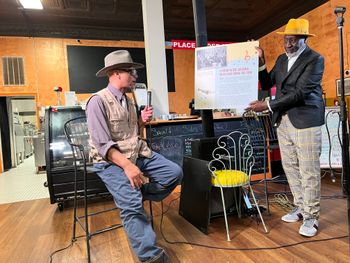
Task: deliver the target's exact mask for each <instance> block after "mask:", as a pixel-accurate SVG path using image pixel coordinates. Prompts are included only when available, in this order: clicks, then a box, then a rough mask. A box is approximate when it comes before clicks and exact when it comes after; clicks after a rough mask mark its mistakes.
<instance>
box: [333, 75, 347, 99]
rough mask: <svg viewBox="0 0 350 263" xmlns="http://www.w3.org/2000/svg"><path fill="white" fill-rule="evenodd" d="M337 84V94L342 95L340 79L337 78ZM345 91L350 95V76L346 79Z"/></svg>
mask: <svg viewBox="0 0 350 263" xmlns="http://www.w3.org/2000/svg"><path fill="white" fill-rule="evenodd" d="M336 85H337V96H338V97H340V96H341V94H340V93H341V90H340V80H339V79H337V82H336ZM344 92H345V96H349V95H350V78H345V79H344Z"/></svg>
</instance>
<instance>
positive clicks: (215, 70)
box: [195, 41, 259, 114]
mask: <svg viewBox="0 0 350 263" xmlns="http://www.w3.org/2000/svg"><path fill="white" fill-rule="evenodd" d="M256 46H259V42H258V41H252V42H244V43H235V44H228V45H221V46H211V47H200V48H196V51H195V108H196V109H235V110H236V112H237V113H238V114H242V113H243V112H244V109H245V108H246V107H247V106H248V104H249V102H251V101H254V100H257V98H258V67H259V56H258V52H257V50H256V49H255V47H256Z"/></svg>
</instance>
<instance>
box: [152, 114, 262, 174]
mask: <svg viewBox="0 0 350 263" xmlns="http://www.w3.org/2000/svg"><path fill="white" fill-rule="evenodd" d="M235 130H239V131H241V132H244V133H247V128H246V124H245V123H244V121H243V120H242V119H241V118H234V119H229V120H227V119H226V120H215V122H214V131H215V136H216V137H219V136H221V135H224V134H228V133H230V132H232V131H235ZM146 136H147V140H148V142H149V144H150V146H151V148H152V150H154V151H155V152H158V153H160V154H162V155H163V156H164V157H166V158H167V159H169V160H172V161H174V162H176V163H177V164H179V165H180V166H182V160H183V157H184V156H191V154H192V151H191V141H192V140H193V139H199V138H203V133H202V123H201V122H198V121H197V122H196V121H193V122H169V123H162V124H158V125H155V126H148V127H147V129H146ZM251 139H252V145H253V146H254V157H255V165H254V167H253V172H252V173H253V174H257V173H263V171H264V166H263V164H264V147H263V146H264V140H260V138H258V137H257V136H253V137H251ZM265 164H266V166H267V157H266V159H265Z"/></svg>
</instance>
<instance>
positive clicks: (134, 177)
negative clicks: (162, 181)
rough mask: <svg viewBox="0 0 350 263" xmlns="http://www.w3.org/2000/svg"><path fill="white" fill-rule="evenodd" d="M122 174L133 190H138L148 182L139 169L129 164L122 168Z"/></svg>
mask: <svg viewBox="0 0 350 263" xmlns="http://www.w3.org/2000/svg"><path fill="white" fill-rule="evenodd" d="M124 172H125V174H126V176H127V177H128V179H129V181H130V184H131V186H132V187H133V188H140V187H141V186H142V185H143V184H145V183H147V182H148V181H147V179H148V178H147V177H145V176H144V175H143V173H142V172H141V171H140V169H139V168H138V167H137V166H136V165H135V164H133V163H131V162H130V163H129V164H128V165H127V166H125V167H124Z"/></svg>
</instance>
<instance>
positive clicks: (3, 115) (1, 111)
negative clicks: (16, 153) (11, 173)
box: [0, 97, 12, 171]
mask: <svg viewBox="0 0 350 263" xmlns="http://www.w3.org/2000/svg"><path fill="white" fill-rule="evenodd" d="M0 130H1V145H2V159H3V165H4V170H5V171H6V170H9V169H11V167H12V165H11V163H12V161H11V144H10V129H9V119H8V114H7V107H6V97H0Z"/></svg>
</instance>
